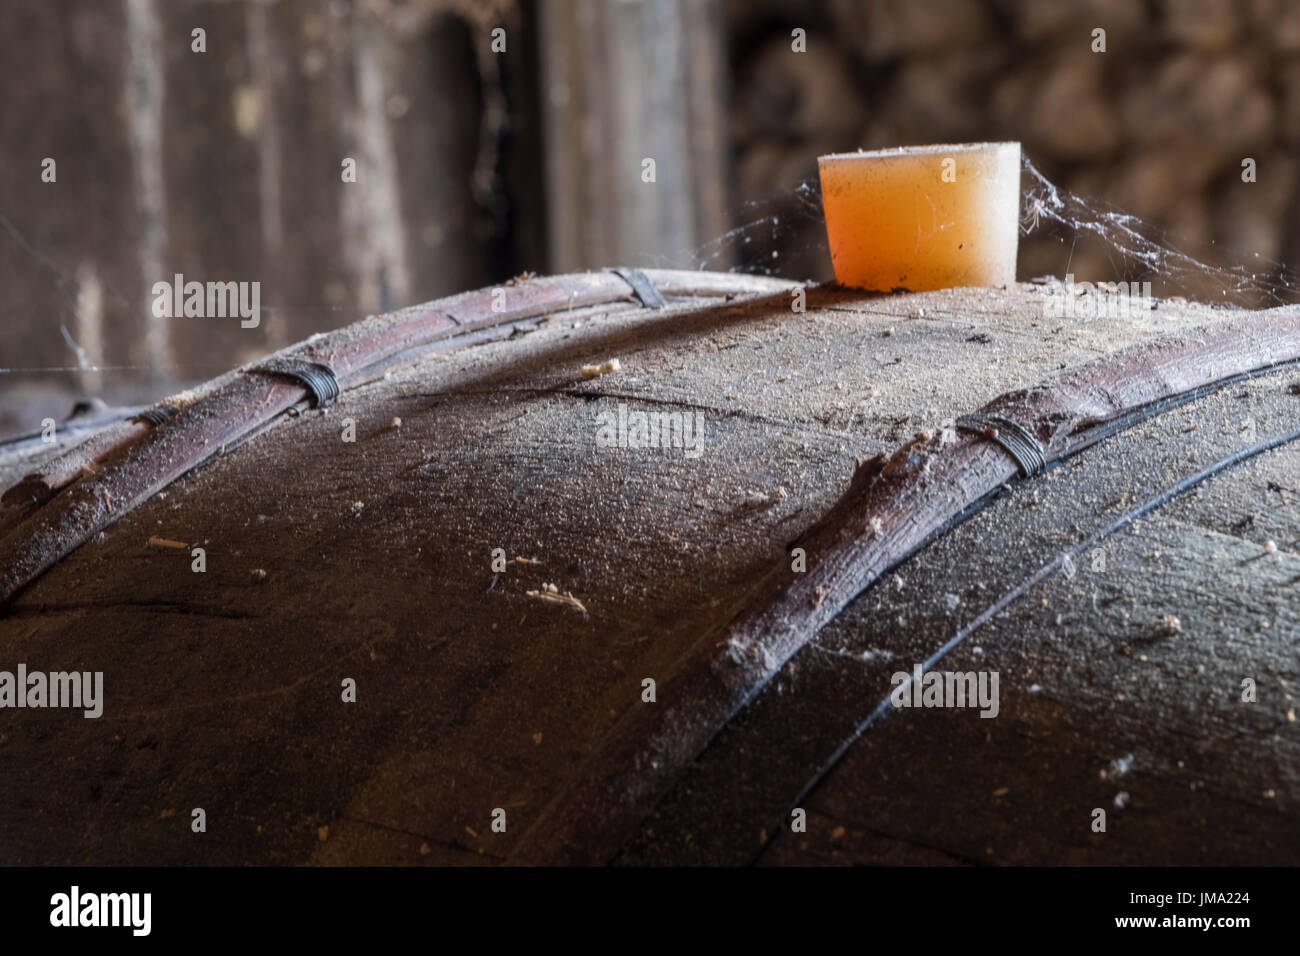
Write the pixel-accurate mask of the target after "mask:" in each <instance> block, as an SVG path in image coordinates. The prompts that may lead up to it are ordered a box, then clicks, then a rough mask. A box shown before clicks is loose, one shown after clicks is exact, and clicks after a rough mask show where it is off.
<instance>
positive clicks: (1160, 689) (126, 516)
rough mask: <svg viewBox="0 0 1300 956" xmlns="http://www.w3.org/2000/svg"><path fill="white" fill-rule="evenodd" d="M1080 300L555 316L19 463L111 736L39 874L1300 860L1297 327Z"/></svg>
mask: <svg viewBox="0 0 1300 956" xmlns="http://www.w3.org/2000/svg"><path fill="white" fill-rule="evenodd" d="M1061 294H1062V293H1061V290H1060V289H1059V288H1054V287H1052V286H1050V285H1020V286H1016V287H1013V288H1007V289H981V290H970V289H967V290H951V291H945V292H934V293H924V294H897V295H891V296H876V295H868V294H865V293H857V292H852V291H845V290H837V289H834V288H828V287H804V286H798V285H794V284H790V283H783V282H777V281H774V280H760V279H754V278H748V277H743V276H729V275H714V274H707V273H667V272H658V273H656V272H646V273H640V272H624V273H622V274H615V273H602V274H590V275H584V276H573V277H553V278H549V279H524V280H521V281H520V282H518V283H516V284H512V285H509V286H505V287H502V288H501V289H498V290H483V291H482V292H481V293H474V294H469V295H467V296H462V297H458V298H457V299H453V300H446V301H444V302H440V303H432V304H431V305H429V306H427V307H421V309H417V310H407V311H406V312H404V313H398V314H397V315H395V316H385V317H377V318H375V319H372V320H367V322H366V323H361V324H360V325H359V326H357V327H354V328H353V329H351V330H345V331H344V332H343V333H335V334H331V335H330V336H325V337H323V338H321V339H319V340H316V341H312V342H308V343H304V344H303V345H302V346H300V347H298V348H297V349H296V350H290V351H289V353H287V354H286V355H285V356H281V357H279V359H278V362H279V364H275V363H271V364H269V365H268V364H267V363H262V364H261V365H258V366H253V367H246V368H244V369H240V370H236V372H234V373H232V374H231V375H228V376H224V377H223V378H222V379H220V380H217V381H216V382H214V383H210V385H209V386H207V387H205V388H204V389H199V390H197V392H196V393H194V394H190V395H186V396H177V397H174V398H173V399H171V400H169V401H168V402H166V403H163V405H160V406H159V407H158V408H159V409H161V410H159V411H156V412H155V414H153V415H152V416H150V415H146V416H145V417H143V418H138V417H137V418H121V419H120V420H116V421H112V422H108V423H104V422H102V421H101V422H98V423H96V425H95V426H94V427H91V428H88V429H85V428H83V429H80V430H76V429H69V430H67V431H66V432H65V433H61V434H60V437H59V440H58V441H57V442H56V443H54V444H46V443H42V442H39V441H36V440H32V441H26V442H11V443H10V444H8V445H6V446H4V449H3V451H2V452H0V479H2V483H3V485H4V487H11V486H13V487H14V489H15V490H14V492H13V493H11V494H8V495H7V496H6V501H7V505H6V510H5V513H4V515H3V517H0V528H3V529H4V530H3V534H4V537H3V540H2V541H0V557H3V559H4V560H3V562H2V563H3V567H4V569H5V574H6V577H5V578H4V591H3V594H4V597H5V598H6V599H7V602H8V603H7V605H6V607H5V608H4V610H3V612H0V614H2V615H3V616H0V645H2V646H3V647H4V649H5V651H4V655H3V660H0V671H5V672H10V673H12V674H14V675H15V678H14V680H15V683H14V684H13V685H12V686H13V687H17V686H18V685H17V683H16V674H17V667H18V665H20V664H21V665H23V666H24V668H25V671H26V672H27V673H28V674H29V675H30V674H32V673H37V672H39V673H43V674H46V675H51V674H56V673H77V674H82V673H85V674H92V675H93V674H96V673H98V674H101V675H102V693H101V694H100V697H99V701H98V706H99V707H101V708H102V713H101V715H100V716H97V717H90V718H87V717H85V716H83V711H82V710H78V709H75V708H72V707H68V706H64V707H59V708H56V707H53V706H48V705H49V704H50V703H51V700H50V699H49V698H48V697H47V698H46V699H45V703H46V705H47V706H43V707H42V706H24V707H22V708H19V707H17V706H16V704H14V705H13V706H12V709H7V710H6V712H5V713H4V714H3V720H4V723H3V727H2V729H0V742H2V744H3V747H4V752H5V755H6V760H5V768H6V770H5V774H4V777H3V781H2V782H0V862H3V863H5V864H137V863H160V864H180V863H205V864H287V863H319V864H412V865H420V864H429V863H437V864H474V863H502V862H509V863H564V862H570V863H571V862H578V863H602V864H603V863H617V864H643V863H652V864H682V863H708V864H748V863H753V862H758V863H763V864H806V863H892V864H967V863H969V864H1020V863H1046V864H1057V863H1062V864H1064V863H1069V864H1169V863H1179V864H1240V863H1264V864H1284V863H1285V864H1295V863H1297V862H1300V825H1298V824H1300V726H1298V725H1297V722H1296V701H1295V695H1296V694H1297V693H1300V660H1298V657H1297V653H1298V649H1300V601H1297V585H1300V558H1297V553H1296V552H1297V547H1300V532H1298V531H1297V527H1298V526H1300V479H1297V477H1296V476H1297V475H1300V442H1297V441H1292V440H1290V439H1291V438H1292V437H1293V433H1294V432H1295V431H1296V429H1297V428H1298V427H1300V371H1297V366H1296V364H1295V361H1296V359H1297V358H1300V313H1298V312H1297V311H1296V310H1289V311H1288V310H1273V311H1269V312H1259V313H1236V312H1230V311H1225V310H1218V309H1211V308H1208V307H1204V306H1198V305H1194V304H1188V303H1172V302H1159V303H1153V304H1151V305H1148V306H1145V307H1144V308H1143V309H1141V310H1128V311H1127V312H1125V313H1124V314H1122V315H1104V314H1103V315H1100V316H1095V317H1094V316H1092V315H1091V314H1090V315H1089V317H1087V318H1072V317H1064V318H1054V317H1053V316H1054V315H1059V314H1060V310H1057V309H1053V308H1052V307H1051V306H1052V305H1054V304H1057V303H1056V300H1055V299H1054V296H1059V295H1061ZM376 342H382V343H384V344H383V347H378V346H375V343H376ZM372 346H375V347H373V348H372ZM358 356H361V357H360V358H358ZM308 359H310V363H308V364H312V365H314V366H315V367H316V371H317V373H319V375H321V376H324V378H325V379H326V381H325V383H324V384H322V383H321V382H319V381H317V382H316V383H315V384H314V385H313V384H312V383H311V382H308V381H307V380H306V379H305V378H304V374H305V373H304V371H303V368H304V367H305V366H304V363H305V362H307V360H308ZM295 362H296V363H297V364H296V365H295V364H293V363H295ZM341 370H342V371H341ZM331 377H332V378H333V380H334V381H335V382H337V383H338V384H339V385H340V394H339V395H338V396H337V397H336V398H333V399H332V401H331V400H329V399H330V395H329V394H328V393H329V387H328V386H329V385H330V381H329V380H330V379H331ZM236 419H238V421H239V424H238V426H235V425H231V424H230V422H232V421H235V420H236ZM114 429H115V430H114ZM108 430H114V431H108ZM87 436H91V437H89V438H88V437H87ZM96 437H98V442H99V443H98V445H94V444H86V443H87V442H94V441H95V440H96ZM78 447H80V448H82V453H81V455H80V457H78V455H77V451H76V449H77V448H78ZM25 475H36V476H37V477H36V478H31V477H29V478H27V479H26V481H23V479H24V476H25ZM59 475H62V477H58V476H59ZM29 680H30V678H29ZM51 686H52V685H51ZM86 686H90V685H89V684H87V685H86ZM25 689H26V690H27V693H28V696H27V697H26V698H25V699H24V703H29V704H30V703H33V702H34V701H33V698H32V697H31V693H30V685H28V687H27V688H25ZM20 690H23V688H20ZM64 690H65V697H66V694H67V688H66V687H65V689H64ZM2 691H3V687H0V692H2ZM0 703H4V701H3V699H2V698H0ZM64 703H67V701H66V699H65V701H64ZM81 703H82V704H83V705H84V704H86V701H84V700H83V701H81Z"/></svg>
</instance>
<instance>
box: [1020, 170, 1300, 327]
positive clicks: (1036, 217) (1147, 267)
mask: <svg viewBox="0 0 1300 956" xmlns="http://www.w3.org/2000/svg"><path fill="white" fill-rule="evenodd" d="M1021 171H1022V179H1021V201H1020V211H1021V216H1022V218H1021V224H1020V229H1021V234H1022V235H1023V236H1039V235H1042V234H1045V233H1046V234H1054V235H1055V236H1056V237H1057V238H1058V239H1060V240H1061V241H1062V242H1064V241H1066V240H1067V239H1068V240H1069V241H1070V248H1071V250H1073V248H1074V247H1075V245H1076V244H1077V243H1078V242H1079V241H1080V240H1083V239H1088V238H1091V239H1094V240H1096V241H1097V242H1098V243H1099V244H1100V245H1101V247H1102V248H1103V249H1104V250H1105V251H1106V254H1107V257H1108V259H1109V260H1110V263H1111V266H1112V267H1113V271H1114V274H1113V275H1111V276H1083V275H1081V276H1078V277H1077V279H1078V281H1102V282H1118V281H1149V282H1151V284H1152V289H1153V292H1154V293H1155V294H1156V295H1158V296H1173V295H1182V296H1184V297H1186V298H1191V299H1198V300H1201V301H1206V302H1210V303H1213V304H1223V305H1230V306H1236V307H1239V308H1258V307H1261V306H1278V305H1288V304H1290V303H1293V302H1295V301H1297V293H1298V290H1300V275H1297V273H1296V272H1294V271H1293V270H1291V269H1288V268H1287V267H1286V266H1285V265H1284V264H1282V263H1280V262H1275V261H1273V260H1271V259H1268V258H1266V257H1264V256H1261V255H1260V254H1259V253H1242V252H1239V251H1232V250H1227V249H1223V248H1222V247H1219V248H1217V250H1216V251H1217V253H1218V256H1217V258H1218V259H1219V260H1220V262H1219V263H1209V262H1205V261H1202V260H1200V259H1197V258H1196V257H1194V256H1192V255H1190V254H1189V253H1187V252H1185V251H1183V250H1182V249H1180V248H1179V247H1178V246H1177V245H1175V240H1174V239H1173V238H1172V237H1170V236H1169V235H1168V234H1167V233H1166V232H1164V231H1163V230H1161V229H1158V228H1156V227H1155V226H1152V225H1151V224H1149V223H1147V222H1144V221H1143V220H1141V219H1139V218H1138V217H1137V216H1134V215H1130V214H1129V213H1126V212H1123V211H1122V210H1119V209H1116V208H1115V207H1114V206H1112V205H1110V204H1109V203H1105V202H1101V201H1098V200H1095V199H1085V198H1083V197H1081V196H1078V195H1076V194H1075V193H1072V192H1070V191H1069V190H1067V189H1064V188H1062V187H1060V186H1057V185H1056V184H1054V183H1052V182H1051V181H1049V180H1048V178H1047V177H1046V176H1044V175H1043V174H1042V173H1041V172H1039V170H1038V168H1037V167H1036V166H1034V164H1033V163H1032V162H1030V161H1029V159H1028V158H1027V157H1024V158H1022V160H1021ZM1212 244H1213V243H1212ZM1072 258H1073V257H1072V256H1070V257H1069V258H1067V264H1066V267H1065V268H1063V269H1062V273H1065V272H1068V271H1069V262H1070V261H1071V260H1072Z"/></svg>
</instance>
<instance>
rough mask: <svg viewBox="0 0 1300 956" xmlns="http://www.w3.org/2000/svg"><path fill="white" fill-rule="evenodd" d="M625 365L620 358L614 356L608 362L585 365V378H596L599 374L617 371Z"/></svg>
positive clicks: (583, 368) (583, 373)
mask: <svg viewBox="0 0 1300 956" xmlns="http://www.w3.org/2000/svg"><path fill="white" fill-rule="evenodd" d="M622 367H623V363H621V362H620V361H619V360H618V359H616V358H612V359H610V360H609V361H608V362H601V363H599V364H597V365H584V366H583V367H582V377H583V378H595V377H596V376H597V375H604V374H606V373H607V372H617V371H618V370H619V369H621V368H622Z"/></svg>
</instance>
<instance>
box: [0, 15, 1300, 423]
mask: <svg viewBox="0 0 1300 956" xmlns="http://www.w3.org/2000/svg"><path fill="white" fill-rule="evenodd" d="M0 10H2V16H3V24H4V29H3V31H0V45H3V50H2V51H0V82H2V83H3V90H4V95H5V105H4V109H3V110H0V292H2V295H0V368H3V369H4V371H3V372H0V433H5V434H10V433H14V432H16V431H23V430H30V429H33V428H35V427H38V423H39V421H40V420H41V419H42V418H43V417H45V416H47V415H49V416H51V417H54V418H56V419H62V418H63V417H64V416H65V415H66V414H67V413H68V410H69V408H70V407H71V403H72V400H74V399H76V398H79V397H85V396H98V397H102V398H104V399H106V400H108V401H109V402H112V403H131V402H137V401H147V400H152V399H154V398H157V397H159V396H161V395H163V394H165V393H166V392H167V390H168V389H169V388H172V387H175V386H176V385H178V384H183V383H187V382H191V381H196V380H201V379H205V378H208V377H211V376H213V375H216V374H218V373H220V372H222V371H224V370H226V369H228V368H229V367H231V366H232V365H234V364H236V363H238V362H241V361H246V360H249V359H252V358H255V357H256V356H258V355H261V354H264V353H266V352H268V351H271V350H274V349H276V348H280V347H283V346H285V345H287V344H290V343H292V342H295V341H297V340H299V339H302V338H304V337H306V336H307V335H310V334H311V333H313V332H318V331H323V330H327V329H330V328H335V327H338V326H340V325H344V324H347V323H349V322H352V321H355V320H356V319H358V318H361V317H364V316H365V315H367V314H369V313H372V312H375V311H379V310H383V309H389V308H395V307H400V306H404V305H409V304H413V303H417V302H421V301H425V300H428V299H433V298H436V297H438V296H442V295H446V294H450V293H453V292H457V291H461V290H464V289H468V288H476V287H480V286H485V285H490V284H493V283H497V282H501V281H504V280H506V279H508V278H510V277H512V276H515V275H517V274H519V273H521V272H525V271H532V272H538V273H544V272H562V271H571V270H577V269H586V268H597V267H602V266H609V265H633V266H678V267H683V268H711V269H723V270H726V269H742V270H746V271H756V272H768V273H774V274H777V275H783V276H787V277H792V278H809V279H825V278H829V276H830V263H829V259H828V258H827V254H826V245H825V237H824V233H823V227H822V222H821V219H820V211H819V202H818V196H817V189H816V157H817V155H818V154H820V153H827V152H834V151H845V150H852V149H857V148H859V147H863V148H876V147H883V146H895V145H902V144H921V143H933V142H965V141H979V140H1003V139H1015V140H1020V141H1021V142H1022V143H1023V146H1024V151H1025V154H1026V156H1028V157H1029V158H1030V159H1031V160H1032V162H1033V163H1034V164H1035V166H1036V167H1037V168H1038V169H1039V170H1041V171H1042V173H1043V174H1044V175H1045V176H1047V177H1048V178H1049V179H1051V180H1052V181H1053V182H1055V183H1058V184H1060V185H1062V186H1064V187H1067V188H1068V189H1070V190H1072V191H1074V192H1077V193H1081V194H1084V195H1089V196H1093V197H1097V198H1098V199H1100V200H1104V202H1105V203H1107V204H1109V205H1110V206H1111V207H1114V208H1116V209H1121V210H1124V211H1125V212H1128V213H1132V214H1134V215H1137V216H1140V217H1142V218H1143V219H1144V220H1146V221H1148V222H1149V223H1151V224H1152V225H1153V226H1154V227H1156V228H1158V229H1160V230H1164V235H1165V236H1166V237H1167V240H1166V241H1167V242H1168V243H1169V244H1171V245H1175V246H1177V247H1178V248H1179V249H1181V250H1183V251H1185V252H1187V253H1189V254H1190V255H1193V256H1195V257H1197V258H1198V259H1205V260H1207V261H1220V260H1222V261H1227V262H1229V263H1232V262H1241V261H1245V260H1247V258H1248V257H1249V260H1250V261H1251V262H1253V263H1258V264H1259V265H1258V268H1260V270H1261V275H1263V276H1264V278H1265V279H1266V280H1268V281H1273V280H1271V279H1269V277H1268V273H1269V272H1274V273H1276V276H1275V277H1274V278H1276V279H1277V280H1279V281H1280V280H1281V278H1282V277H1283V275H1284V270H1283V269H1282V268H1281V267H1280V266H1275V265H1272V264H1270V263H1272V262H1289V263H1300V169H1298V168H1297V160H1296V158H1295V157H1296V156H1297V146H1300V0H1294V2H1288V0H1078V2H1056V0H823V2H798V0H225V2H220V0H3V2H2V3H0ZM1098 27H1100V28H1103V29H1104V30H1105V31H1106V52H1104V53H1097V52H1093V49H1092V47H1093V45H1094V34H1093V31H1094V30H1095V29H1096V28H1098ZM196 30H197V31H201V42H200V39H199V37H200V34H196V33H195V31H196ZM199 45H201V46H202V47H203V49H202V51H199V50H197V49H196V46H199ZM48 158H52V159H54V160H55V163H56V167H55V169H56V176H55V180H54V181H53V182H46V181H43V179H42V172H43V169H44V168H45V167H43V162H44V161H45V160H46V159H48ZM1246 158H1251V159H1253V160H1254V161H1255V168H1256V175H1255V179H1256V181H1255V182H1250V183H1247V182H1243V181H1242V162H1243V160H1244V159H1246ZM348 159H352V160H354V161H355V166H356V171H357V172H356V182H344V181H343V179H342V176H341V168H342V164H343V163H344V161H345V160H348ZM646 159H653V160H654V181H653V182H646V181H645V165H644V161H645V160H646ZM1069 233H1070V230H1064V231H1063V230H1062V229H1061V228H1059V225H1057V226H1056V227H1053V224H1047V223H1043V224H1042V226H1041V228H1035V229H1033V230H1031V231H1030V232H1029V234H1028V235H1025V236H1022V250H1021V259H1020V269H1019V274H1020V276H1021V278H1029V277H1031V276H1035V275H1040V274H1054V275H1057V276H1063V275H1064V273H1065V272H1066V271H1067V269H1068V271H1071V272H1073V273H1075V274H1076V276H1077V278H1078V279H1079V280H1080V281H1082V280H1085V279H1087V280H1112V279H1120V278H1140V277H1141V276H1140V275H1138V274H1134V267H1133V264H1131V263H1125V262H1122V261H1116V257H1115V256H1114V253H1113V250H1110V249H1108V248H1107V247H1106V244H1105V243H1099V242H1094V241H1089V240H1088V239H1087V237H1084V241H1082V242H1080V241H1079V238H1080V237H1079V236H1078V235H1073V236H1072V235H1070V234H1069ZM1225 250H1226V251H1225ZM1256 257H1259V258H1256ZM1136 271H1137V272H1138V273H1140V272H1141V271H1142V270H1141V269H1137V270H1136ZM176 273H182V274H183V275H184V276H185V278H186V279H187V280H198V281H258V282H260V283H261V303H262V316H261V323H260V325H259V326H258V328H256V329H242V328H240V326H239V322H238V320H233V319H200V318H176V319H163V320H159V319H157V318H156V317H154V316H153V315H152V313H151V309H150V306H151V303H152V294H151V289H152V286H153V284H154V283H155V282H158V281H168V282H170V281H171V278H172V276H173V275H174V274H176ZM1193 285H1194V283H1193ZM1169 291H1170V290H1168V289H1164V290H1162V289H1157V294H1160V293H1162V292H1163V293H1166V294H1168V292H1169ZM1175 291H1177V290H1175ZM1197 292H1198V290H1197V289H1196V288H1194V287H1189V288H1188V289H1187V290H1186V291H1185V292H1183V293H1182V294H1186V295H1189V297H1194V296H1195V295H1196V294H1197ZM1243 304H1250V303H1243ZM1259 304H1267V303H1259Z"/></svg>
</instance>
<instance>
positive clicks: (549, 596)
mask: <svg viewBox="0 0 1300 956" xmlns="http://www.w3.org/2000/svg"><path fill="white" fill-rule="evenodd" d="M524 593H526V594H527V595H528V596H529V597H530V598H535V599H536V600H538V601H545V602H546V603H547V604H561V605H564V606H565V607H571V608H573V609H575V610H578V611H581V612H582V613H583V614H586V613H587V607H586V605H585V604H583V603H582V602H581V601H579V600H578V599H577V598H576V597H574V596H573V595H572V594H570V593H569V592H568V591H564V592H563V593H561V591H560V589H559V588H557V587H556V586H555V585H554V584H543V585H542V589H541V590H540V591H526V592H524Z"/></svg>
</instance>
